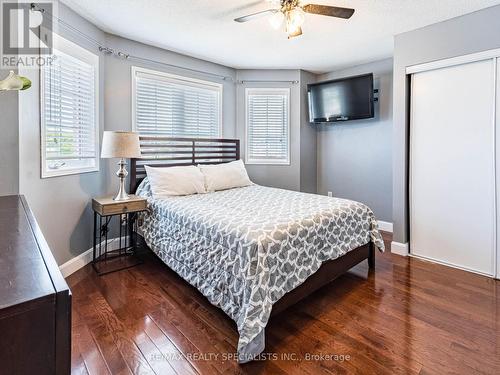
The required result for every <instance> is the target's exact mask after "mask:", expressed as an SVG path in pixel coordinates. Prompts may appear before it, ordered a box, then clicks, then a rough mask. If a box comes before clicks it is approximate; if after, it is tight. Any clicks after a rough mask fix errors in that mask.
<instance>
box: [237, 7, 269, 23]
mask: <svg viewBox="0 0 500 375" xmlns="http://www.w3.org/2000/svg"><path fill="white" fill-rule="evenodd" d="M276 12H279V10H278V9H268V10H263V11H261V12H257V13H252V14H249V15H246V16H243V17H238V18H235V19H234V20H235V21H236V22H240V23H242V22H248V21H251V20H253V19H256V18H260V17H264V16H266V15H268V14H273V13H276Z"/></svg>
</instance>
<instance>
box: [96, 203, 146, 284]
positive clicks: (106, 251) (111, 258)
mask: <svg viewBox="0 0 500 375" xmlns="http://www.w3.org/2000/svg"><path fill="white" fill-rule="evenodd" d="M92 209H93V210H94V246H93V254H92V255H93V257H92V267H94V270H95V271H96V272H97V273H98V274H99V275H104V274H107V273H110V272H115V271H120V270H123V269H126V268H130V267H134V266H136V265H138V264H140V263H142V260H141V259H139V258H138V256H137V233H136V230H135V229H136V225H137V217H138V214H139V213H141V212H143V211H146V210H147V201H146V199H145V198H141V197H138V196H136V195H130V199H129V200H126V201H115V200H113V198H112V197H103V198H94V199H92ZM113 219H116V220H113ZM113 222H114V223H116V225H112V223H113ZM110 232H111V233H110ZM110 234H112V235H113V236H112V237H113V238H112V239H110V240H109V239H108V236H109V235H110Z"/></svg>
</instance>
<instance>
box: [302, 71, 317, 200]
mask: <svg viewBox="0 0 500 375" xmlns="http://www.w3.org/2000/svg"><path fill="white" fill-rule="evenodd" d="M316 78H317V76H316V75H315V74H312V73H309V72H305V71H303V70H301V71H300V191H304V192H306V193H314V194H316V192H317V190H318V186H317V179H318V178H317V168H316V166H317V155H318V153H317V137H316V126H314V125H311V124H310V123H309V102H308V100H307V85H308V84H309V83H313V82H316Z"/></svg>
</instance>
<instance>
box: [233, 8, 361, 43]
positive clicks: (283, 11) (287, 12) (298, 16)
mask: <svg viewBox="0 0 500 375" xmlns="http://www.w3.org/2000/svg"><path fill="white" fill-rule="evenodd" d="M268 2H269V3H272V4H273V5H274V6H275V7H276V8H272V9H267V10H263V11H261V12H257V13H252V14H248V15H246V16H243V17H238V18H235V21H236V22H240V23H242V22H247V21H251V20H253V19H256V18H260V17H263V16H267V15H272V16H271V18H269V22H270V23H271V26H273V27H274V28H275V29H279V28H280V27H281V25H283V22H284V21H285V25H286V32H287V34H288V39H290V38H294V37H296V36H299V35H302V27H301V26H302V24H303V23H304V21H305V14H306V13H311V14H320V15H323V16H329V17H337V18H346V19H347V18H351V16H352V15H353V14H354V9H350V8H340V7H334V6H329V5H318V4H307V5H300V0H268Z"/></svg>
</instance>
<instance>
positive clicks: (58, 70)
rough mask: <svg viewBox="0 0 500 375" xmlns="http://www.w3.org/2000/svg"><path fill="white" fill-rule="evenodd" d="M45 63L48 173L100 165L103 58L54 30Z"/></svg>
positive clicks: (45, 171) (44, 139) (44, 162)
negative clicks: (49, 59)
mask: <svg viewBox="0 0 500 375" xmlns="http://www.w3.org/2000/svg"><path fill="white" fill-rule="evenodd" d="M54 42H55V45H54V50H53V58H54V60H53V62H52V64H51V65H44V66H42V68H41V73H40V74H41V75H40V84H41V111H40V112H41V145H42V147H41V161H42V168H41V169H42V178H45V177H53V176H62V175H67V174H75V173H83V172H93V171H98V170H99V99H98V86H99V77H98V73H99V57H98V56H97V55H94V54H93V53H91V52H89V51H87V50H86V49H84V48H82V47H80V46H78V45H76V44H74V43H72V42H70V41H67V40H65V39H63V38H61V37H59V36H57V35H54Z"/></svg>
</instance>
